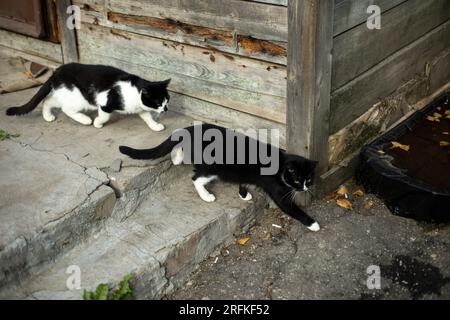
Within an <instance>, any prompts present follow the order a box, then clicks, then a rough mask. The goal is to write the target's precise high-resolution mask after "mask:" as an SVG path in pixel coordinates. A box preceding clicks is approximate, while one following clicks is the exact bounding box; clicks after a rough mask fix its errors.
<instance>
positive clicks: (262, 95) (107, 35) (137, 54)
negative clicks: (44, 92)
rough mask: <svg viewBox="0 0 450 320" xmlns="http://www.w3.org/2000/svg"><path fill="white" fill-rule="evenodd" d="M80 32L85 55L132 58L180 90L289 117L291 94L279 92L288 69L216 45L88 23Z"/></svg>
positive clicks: (267, 114) (105, 58)
mask: <svg viewBox="0 0 450 320" xmlns="http://www.w3.org/2000/svg"><path fill="white" fill-rule="evenodd" d="M79 35H80V38H79V50H80V55H84V57H82V61H85V62H90V59H92V61H95V63H98V62H100V63H101V61H102V60H103V61H108V63H111V64H118V63H120V61H122V62H126V61H133V64H135V65H139V66H140V67H141V68H146V69H145V70H147V72H149V74H148V77H151V76H153V77H155V78H158V77H171V78H172V79H173V81H172V84H171V85H172V86H173V88H174V89H175V90H178V91H179V92H180V93H186V94H190V95H193V96H196V97H199V98H202V99H204V100H208V101H210V102H214V103H217V104H221V105H225V106H227V107H230V108H234V109H237V110H242V111H245V112H248V113H252V114H258V115H260V116H261V117H264V118H267V119H271V120H274V121H277V122H280V123H281V122H284V121H285V108H286V106H285V104H286V100H285V97H283V96H280V95H282V94H283V91H284V92H285V90H286V88H285V87H284V86H283V85H284V83H285V82H284V81H285V80H284V75H285V72H286V70H285V69H284V70H282V69H281V68H277V69H270V70H268V65H267V64H264V63H262V62H260V61H257V60H253V59H240V58H239V57H236V58H235V59H234V60H232V61H231V60H230V59H229V58H228V57H225V56H224V55H223V54H221V53H216V52H214V51H211V50H209V51H205V50H204V49H200V48H195V47H190V46H187V45H180V44H178V43H171V42H164V41H161V40H158V39H153V38H148V37H143V36H140V35H135V34H131V33H123V32H122V31H120V33H119V31H115V30H111V29H107V28H102V27H98V26H85V25H83V27H82V28H81V30H79ZM82 51H83V54H82ZM148 77H147V78H148ZM269 77H270V79H268V78H269ZM269 87H270V88H269ZM275 90H279V91H278V92H277V91H275ZM268 93H272V94H273V93H277V94H278V95H271V94H268Z"/></svg>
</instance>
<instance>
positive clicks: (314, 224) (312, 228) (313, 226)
mask: <svg viewBox="0 0 450 320" xmlns="http://www.w3.org/2000/svg"><path fill="white" fill-rule="evenodd" d="M307 228H308V230H310V231H313V232H317V231H319V230H320V226H319V224H318V223H317V222H314V223H313V224H312V225H310V226H309V227H307Z"/></svg>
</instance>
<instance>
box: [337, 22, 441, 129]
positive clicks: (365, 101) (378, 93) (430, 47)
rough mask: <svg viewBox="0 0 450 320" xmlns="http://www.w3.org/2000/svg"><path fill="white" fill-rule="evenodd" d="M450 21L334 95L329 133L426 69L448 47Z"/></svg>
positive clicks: (343, 125)
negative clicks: (428, 63)
mask: <svg viewBox="0 0 450 320" xmlns="http://www.w3.org/2000/svg"><path fill="white" fill-rule="evenodd" d="M449 34H450V21H449V22H446V23H444V24H443V25H441V26H439V27H438V28H436V29H434V30H433V31H432V32H430V33H428V34H426V35H424V36H422V37H421V38H420V39H417V40H416V41H415V42H413V43H411V44H410V45H408V46H407V47H405V48H403V49H402V50H400V51H398V52H396V53H395V54H394V55H392V56H391V57H389V58H388V59H385V60H384V61H383V62H382V63H380V64H378V65H377V66H376V67H374V68H372V69H370V70H369V71H368V72H366V73H364V74H362V75H360V76H359V77H357V78H356V79H354V80H352V81H351V82H349V83H348V84H346V85H345V86H343V87H341V88H339V89H338V90H336V91H334V92H333V94H332V100H331V117H330V133H331V134H333V133H335V132H337V131H339V130H340V129H342V128H343V127H345V126H346V125H348V124H349V123H351V122H352V121H353V120H355V119H357V118H358V117H359V116H361V115H362V114H363V113H364V112H366V111H367V110H368V109H369V108H371V107H372V106H373V105H374V104H375V103H376V102H377V101H378V100H379V99H381V98H383V97H385V96H387V95H389V94H390V93H392V92H394V91H395V90H396V89H397V88H398V87H399V86H400V85H401V84H402V83H404V82H406V81H408V80H410V79H411V78H413V77H414V75H415V74H418V73H423V72H424V71H425V65H426V63H427V62H429V61H431V60H432V59H433V58H434V57H436V56H437V55H439V53H440V52H442V51H443V50H445V49H446V48H448V47H450V37H449Z"/></svg>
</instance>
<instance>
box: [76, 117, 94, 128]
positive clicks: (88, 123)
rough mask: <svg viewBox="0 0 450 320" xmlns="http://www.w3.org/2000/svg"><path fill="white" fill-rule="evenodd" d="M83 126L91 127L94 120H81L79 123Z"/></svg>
mask: <svg viewBox="0 0 450 320" xmlns="http://www.w3.org/2000/svg"><path fill="white" fill-rule="evenodd" d="M79 122H80V123H81V124H83V125H85V126H90V125H91V124H92V119H90V118H88V119H80V121H79Z"/></svg>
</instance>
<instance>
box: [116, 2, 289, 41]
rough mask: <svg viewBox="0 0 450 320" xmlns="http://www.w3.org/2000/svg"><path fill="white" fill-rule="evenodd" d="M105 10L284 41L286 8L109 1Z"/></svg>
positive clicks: (250, 5)
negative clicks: (172, 20)
mask: <svg viewBox="0 0 450 320" xmlns="http://www.w3.org/2000/svg"><path fill="white" fill-rule="evenodd" d="M108 10H109V11H113V12H120V13H125V14H130V15H142V16H149V17H155V18H162V19H166V18H172V19H176V20H177V21H180V22H183V23H187V24H193V25H199V26H203V27H212V26H214V27H215V28H218V29H224V30H231V31H236V32H237V33H239V34H242V35H249V36H254V37H256V38H258V39H262V40H276V41H285V40H286V38H287V11H286V7H283V6H274V5H269V4H266V3H257V2H249V1H240V0H227V1H221V0H165V1H158V0H110V1H109V5H108Z"/></svg>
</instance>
